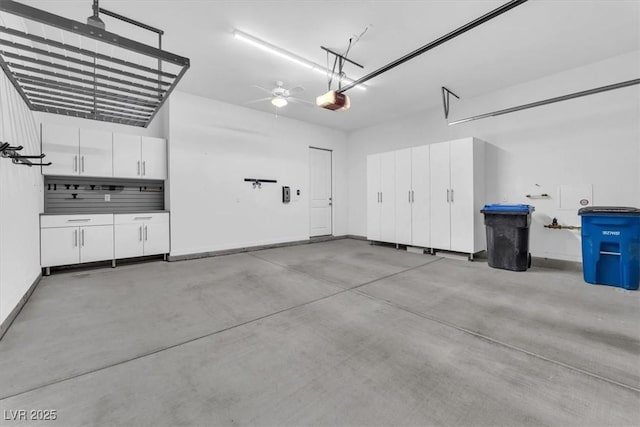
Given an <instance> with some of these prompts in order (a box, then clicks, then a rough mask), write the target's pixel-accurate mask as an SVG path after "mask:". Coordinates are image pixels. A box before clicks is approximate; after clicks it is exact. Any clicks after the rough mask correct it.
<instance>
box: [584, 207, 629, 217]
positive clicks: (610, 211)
mask: <svg viewBox="0 0 640 427" xmlns="http://www.w3.org/2000/svg"><path fill="white" fill-rule="evenodd" d="M578 215H632V216H638V215H640V209H638V208H631V207H627V206H589V207H587V208H582V209H580V210H579V211H578Z"/></svg>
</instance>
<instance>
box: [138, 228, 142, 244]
mask: <svg viewBox="0 0 640 427" xmlns="http://www.w3.org/2000/svg"><path fill="white" fill-rule="evenodd" d="M138 234H139V235H140V241H141V242H142V226H140V227H138Z"/></svg>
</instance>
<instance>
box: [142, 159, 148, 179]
mask: <svg viewBox="0 0 640 427" xmlns="http://www.w3.org/2000/svg"><path fill="white" fill-rule="evenodd" d="M142 176H147V162H146V160H145V161H144V162H142Z"/></svg>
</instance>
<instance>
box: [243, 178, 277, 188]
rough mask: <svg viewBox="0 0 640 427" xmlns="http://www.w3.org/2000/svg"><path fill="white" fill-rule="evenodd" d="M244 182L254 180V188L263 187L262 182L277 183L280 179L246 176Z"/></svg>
mask: <svg viewBox="0 0 640 427" xmlns="http://www.w3.org/2000/svg"><path fill="white" fill-rule="evenodd" d="M244 182H252V183H253V188H262V183H263V182H267V183H277V182H278V181H277V180H275V179H262V178H245V179H244Z"/></svg>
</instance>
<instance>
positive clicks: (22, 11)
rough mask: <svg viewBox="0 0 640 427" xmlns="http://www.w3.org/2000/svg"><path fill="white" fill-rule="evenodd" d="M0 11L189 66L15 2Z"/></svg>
mask: <svg viewBox="0 0 640 427" xmlns="http://www.w3.org/2000/svg"><path fill="white" fill-rule="evenodd" d="M0 11H2V12H7V13H10V14H12V15H16V16H20V17H21V18H26V19H30V20H32V21H35V22H39V23H41V24H45V25H49V26H52V27H54V28H59V29H61V30H65V31H69V32H72V33H74V34H79V35H81V36H83V37H87V38H90V39H93V40H97V41H99V42H103V43H106V44H109V45H112V46H116V47H120V48H124V49H127V50H130V51H132V52H136V53H139V54H141V55H146V56H149V57H152V58H157V59H162V60H163V61H167V62H169V63H172V64H176V65H180V66H183V67H185V66H186V67H188V66H189V58H185V57H183V56H180V55H176V54H174V53H170V52H167V51H164V50H160V49H158V48H155V47H152V46H149V45H146V44H143V43H140V42H137V41H135V40H131V39H128V38H125V37H121V36H119V35H117V34H115V33H111V32H109V31H105V30H102V29H100V28H97V27H94V26H91V25H87V24H84V23H82V22H78V21H74V20H72V19H67V18H64V17H62V16H58V15H55V14H53V13H49V12H46V11H44V10H41V9H37V8H35V7H31V6H27V5H25V4H22V3H18V2H15V1H13V0H2V1H0Z"/></svg>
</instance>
